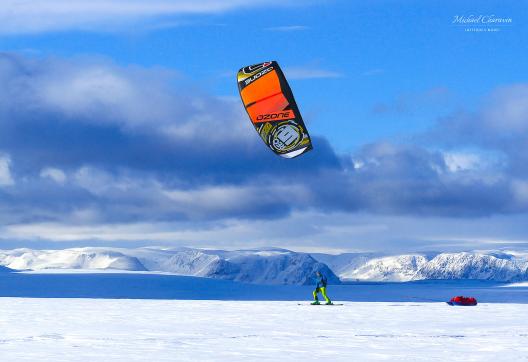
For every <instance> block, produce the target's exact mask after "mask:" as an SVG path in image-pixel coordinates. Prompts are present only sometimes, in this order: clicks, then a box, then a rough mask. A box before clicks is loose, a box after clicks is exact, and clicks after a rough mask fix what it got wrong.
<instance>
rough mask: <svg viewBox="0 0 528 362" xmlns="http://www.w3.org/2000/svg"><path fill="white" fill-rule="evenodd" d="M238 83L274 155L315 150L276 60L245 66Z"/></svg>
mask: <svg viewBox="0 0 528 362" xmlns="http://www.w3.org/2000/svg"><path fill="white" fill-rule="evenodd" d="M237 80H238V90H239V91H240V97H241V98H242V103H243V104H244V107H245V108H246V111H247V113H248V115H249V118H250V119H251V122H252V123H253V126H255V129H256V130H257V132H258V134H259V135H260V137H261V138H262V140H263V141H264V143H265V144H266V145H267V146H268V147H269V148H270V149H271V150H272V151H273V152H275V153H276V154H277V155H279V156H282V157H285V158H293V157H297V156H299V155H302V154H303V153H306V152H308V151H310V150H311V149H312V141H311V139H310V135H309V134H308V130H307V129H306V126H305V125H304V122H303V120H302V117H301V113H300V112H299V108H297V103H295V99H294V98H293V93H292V91H291V89H290V86H289V85H288V83H287V82H286V78H285V77H284V73H283V72H282V70H281V69H280V67H279V64H278V63H277V62H276V61H270V62H264V63H260V64H254V65H250V66H247V67H244V68H242V69H240V70H239V71H238V76H237Z"/></svg>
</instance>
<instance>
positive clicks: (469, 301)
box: [447, 295, 477, 306]
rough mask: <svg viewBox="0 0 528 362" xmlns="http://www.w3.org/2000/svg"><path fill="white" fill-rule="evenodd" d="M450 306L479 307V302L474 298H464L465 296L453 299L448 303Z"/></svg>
mask: <svg viewBox="0 0 528 362" xmlns="http://www.w3.org/2000/svg"><path fill="white" fill-rule="evenodd" d="M447 304H449V305H470V306H473V305H477V300H476V299H475V298H473V297H464V296H461V295H459V296H456V297H453V298H451V300H450V301H449V302H447Z"/></svg>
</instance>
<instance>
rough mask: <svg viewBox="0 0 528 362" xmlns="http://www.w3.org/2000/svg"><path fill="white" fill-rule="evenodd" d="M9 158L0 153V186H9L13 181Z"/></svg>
mask: <svg viewBox="0 0 528 362" xmlns="http://www.w3.org/2000/svg"><path fill="white" fill-rule="evenodd" d="M10 166H11V158H10V157H9V156H7V155H2V154H0V186H10V185H13V184H14V183H15V182H14V180H13V176H12V175H11V169H10Z"/></svg>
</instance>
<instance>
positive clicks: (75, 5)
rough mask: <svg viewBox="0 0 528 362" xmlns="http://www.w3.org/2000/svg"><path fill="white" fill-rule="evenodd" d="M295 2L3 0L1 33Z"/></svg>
mask: <svg viewBox="0 0 528 362" xmlns="http://www.w3.org/2000/svg"><path fill="white" fill-rule="evenodd" d="M293 4H299V2H296V1H294V0H281V1H276V0H266V1H264V0H253V1H245V0H200V1H191V0H151V1H144V0H91V1H85V0H32V1H21V0H5V1H3V2H2V6H1V7H0V34H21V33H40V32H49V31H64V30H87V31H97V32H105V31H116V30H119V29H121V28H123V27H124V26H128V25H130V24H131V23H133V24H145V25H146V24H148V22H149V21H153V20H155V19H160V18H167V17H178V16H181V15H207V14H217V13H223V12H228V11H234V10H240V9H246V10H247V9H251V8H258V7H262V6H289V5H293Z"/></svg>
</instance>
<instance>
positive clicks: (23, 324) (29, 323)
mask: <svg viewBox="0 0 528 362" xmlns="http://www.w3.org/2000/svg"><path fill="white" fill-rule="evenodd" d="M297 303H299V302H297V301H288V302H271V301H266V302H260V301H259V302H253V301H211V300H209V301H204V300H200V301H179V300H141V299H138V300H130V299H52V298H46V299H39V298H0V308H1V313H0V325H1V328H0V359H1V360H2V361H3V362H11V361H17V362H18V361H39V362H41V361H53V362H61V361H127V362H130V361H152V362H163V361H171V362H173V361H315V360H324V361H446V360H449V361H506V360H509V361H523V360H524V361H528V324H527V323H526V318H525V317H526V315H528V305H526V304H500V303H494V304H479V305H478V306H477V307H450V306H448V305H446V304H445V303H385V302H384V303H374V302H366V303H364V302H345V303H344V305H343V306H332V307H326V306H310V305H308V302H302V303H306V305H300V306H299V305H297Z"/></svg>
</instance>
